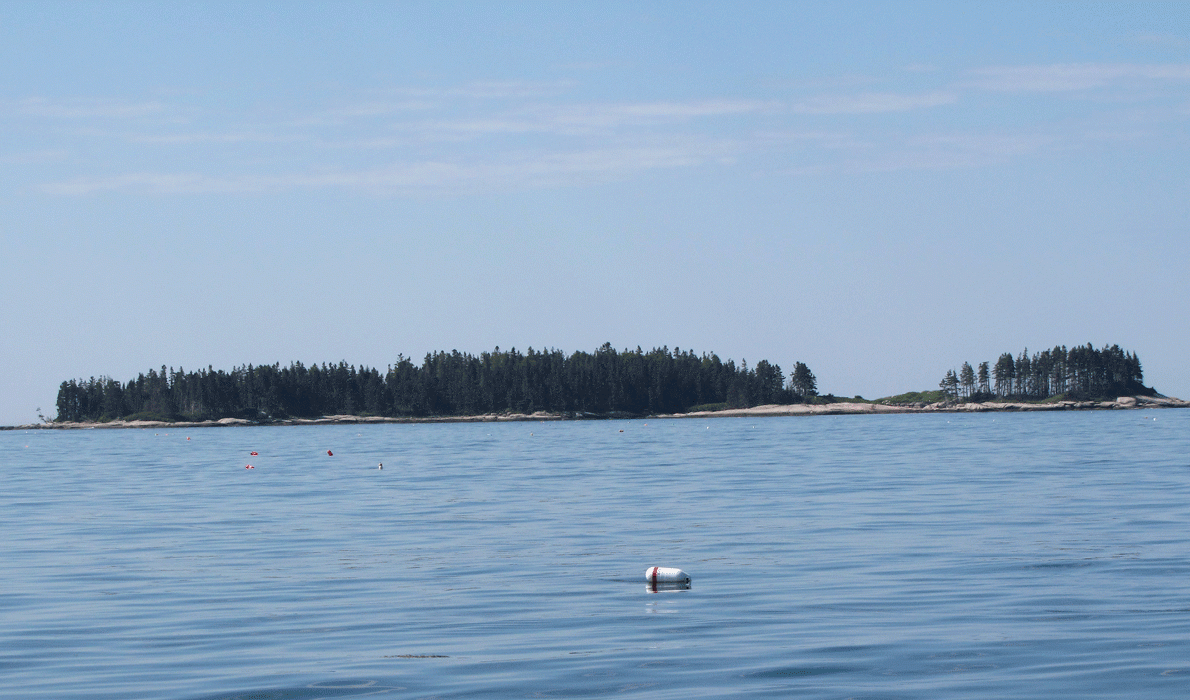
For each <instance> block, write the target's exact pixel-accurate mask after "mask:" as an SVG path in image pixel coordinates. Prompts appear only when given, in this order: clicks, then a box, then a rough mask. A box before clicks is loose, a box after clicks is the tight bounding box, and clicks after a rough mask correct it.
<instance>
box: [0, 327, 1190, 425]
mask: <svg viewBox="0 0 1190 700" xmlns="http://www.w3.org/2000/svg"><path fill="white" fill-rule="evenodd" d="M56 404H57V410H58V414H57V417H56V418H54V419H48V418H44V417H43V421H42V422H41V423H37V424H30V425H23V426H11V427H10V429H12V428H18V429H31V428H59V429H77V428H137V427H155V426H165V425H173V426H177V427H203V426H234V425H319V424H336V423H408V422H460V421H468V422H474V421H517V420H522V421H524V420H533V421H537V420H580V419H603V418H637V417H656V418H679V417H681V418H704V417H715V416H719V417H722V416H777V415H783V416H797V415H822V414H872V413H923V412H938V411H951V412H971V411H980V412H982V411H1053V410H1102V409H1113V410H1114V409H1129V408H1149V407H1154V408H1158V407H1159V408H1173V407H1186V406H1190V403H1187V402H1185V401H1182V400H1180V399H1176V398H1171V397H1166V396H1162V395H1161V394H1159V393H1158V392H1157V391H1156V390H1155V389H1153V388H1150V387H1146V386H1144V377H1143V372H1142V369H1141V363H1140V359H1139V358H1138V357H1137V356H1136V354H1135V353H1132V352H1127V351H1125V350H1123V349H1122V348H1120V346H1118V345H1110V346H1104V347H1102V348H1099V349H1096V348H1094V347H1093V346H1091V345H1090V344H1087V345H1081V346H1074V347H1072V348H1069V349H1068V348H1067V347H1066V346H1056V347H1054V348H1053V349H1048V350H1044V351H1042V352H1039V353H1033V354H1032V355H1030V354H1029V353H1028V351H1027V350H1026V351H1022V352H1021V353H1020V354H1018V355H1016V356H1015V357H1014V356H1013V355H1012V354H1011V353H1004V354H1002V355H1001V356H1000V357H999V359H998V360H997V362H996V363H995V365H994V366H993V365H992V364H991V363H990V362H981V363H978V365H977V366H972V365H971V364H970V363H969V362H964V363H963V365H962V367H961V369H959V370H958V371H955V370H953V369H952V370H948V371H947V372H946V373H945V376H944V377H943V379H942V381H941V382H940V383H939V388H938V389H937V390H931V391H920V392H910V393H906V394H900V395H897V396H891V397H886V398H882V399H876V400H867V399H864V398H862V397H859V396H856V397H854V398H840V397H836V396H834V395H832V394H825V395H820V394H819V393H818V384H817V378H816V377H815V375H814V373H813V372H812V371H811V370H810V368H809V367H807V366H806V365H805V364H804V363H802V362H800V361H799V362H795V363H794V367H793V370H792V371H791V372H790V373H789V375H788V376H786V375H785V373H784V372H783V371H782V369H781V367H780V366H779V365H777V364H774V363H770V362H768V361H767V360H760V361H759V362H756V363H755V365H753V366H751V367H749V365H748V362H747V361H746V360H744V361H742V362H741V363H740V364H738V365H737V364H736V363H735V361H734V360H730V359H729V360H727V361H723V360H721V359H720V358H719V357H718V355H716V354H715V353H701V354H698V353H695V352H693V351H691V350H685V351H683V350H681V349H678V348H675V349H673V350H672V351H671V350H670V349H669V348H668V347H662V348H654V349H652V350H650V351H647V352H646V351H643V350H642V349H641V348H640V347H637V348H636V349H635V350H623V351H619V350H616V349H614V348H613V347H612V346H611V344H610V343H605V344H604V345H603V346H602V347H600V348H599V349H597V350H595V351H594V352H583V351H577V352H574V353H572V354H570V355H566V354H564V353H563V352H562V351H560V350H554V349H550V350H542V351H537V350H534V349H532V348H529V349H528V350H527V351H526V352H523V353H522V352H518V351H517V350H516V349H515V348H513V349H509V350H504V351H502V350H500V348H498V347H497V348H496V349H495V350H494V351H493V352H484V353H480V354H479V355H471V354H468V353H460V352H459V351H457V350H455V351H452V352H450V353H447V352H441V351H440V352H434V353H428V354H427V355H426V356H425V358H424V359H423V361H422V363H421V365H420V366H419V365H415V364H414V363H413V362H412V361H411V360H410V359H409V358H406V357H405V356H404V355H398V358H397V361H396V362H395V363H394V364H392V365H390V366H388V367H387V368H386V370H385V371H384V372H383V373H382V372H381V371H380V370H378V369H376V368H372V367H366V366H360V367H358V368H357V367H356V366H354V365H348V364H347V363H346V362H345V361H343V362H339V363H338V364H326V363H324V364H321V365H318V364H312V365H310V366H308V367H307V366H306V365H303V364H302V363H300V362H294V363H291V364H290V365H289V366H286V367H282V366H281V365H280V364H274V365H261V366H253V365H245V366H242V367H236V368H233V369H232V370H231V371H224V370H216V369H214V368H213V367H208V368H206V369H200V370H197V371H186V370H184V369H182V368H177V369H173V368H167V367H164V366H163V367H161V369H160V371H157V370H149V372H148V373H147V374H140V375H139V376H137V377H136V378H135V379H132V380H129V381H127V382H120V381H118V380H115V379H112V378H110V377H105V376H101V377H98V378H96V377H92V378H90V379H87V380H75V379H71V380H67V381H64V382H62V384H61V386H60V388H59V391H58V397H57V402H56Z"/></svg>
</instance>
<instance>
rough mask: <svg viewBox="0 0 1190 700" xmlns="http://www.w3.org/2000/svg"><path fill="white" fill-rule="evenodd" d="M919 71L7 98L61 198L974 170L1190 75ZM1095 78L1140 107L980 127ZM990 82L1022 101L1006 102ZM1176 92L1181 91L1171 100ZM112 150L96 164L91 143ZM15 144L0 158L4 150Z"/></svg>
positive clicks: (1104, 142)
mask: <svg viewBox="0 0 1190 700" xmlns="http://www.w3.org/2000/svg"><path fill="white" fill-rule="evenodd" d="M918 68H920V70H917V69H918ZM928 68H930V70H925V67H911V68H909V69H905V71H902V72H900V73H898V75H899V76H904V75H905V74H906V71H908V72H915V75H914V76H913V77H912V80H913V81H914V82H915V83H918V84H920V83H921V82H922V81H923V80H924V81H928V82H934V83H936V85H935V87H933V88H932V89H931V88H930V87H929V86H928V85H927V87H925V88H923V89H920V90H917V91H910V90H885V91H877V90H868V91H857V92H843V91H842V90H844V87H845V86H848V85H851V84H850V83H848V82H847V81H844V82H843V83H842V84H841V85H840V84H837V85H835V86H834V87H833V88H832V89H825V88H824V87H817V88H808V87H805V86H801V87H798V88H796V89H795V88H789V87H786V88H782V89H780V90H777V89H772V90H771V92H772V93H773V94H772V96H769V95H761V96H759V97H758V96H755V95H752V96H743V97H740V96H735V97H708V98H704V99H686V100H681V99H652V100H650V99H642V100H637V101H619V102H615V101H611V102H589V101H576V100H575V99H574V94H573V93H574V92H575V90H574V89H573V86H572V85H571V84H569V83H566V82H563V81H558V82H544V83H537V82H519V81H506V82H489V83H472V84H467V85H462V86H444V87H439V88H434V87H429V88H420V87H415V88H409V89H391V90H387V91H384V92H383V93H381V92H380V91H377V92H375V93H372V94H369V95H367V96H366V98H360V99H351V98H350V97H349V98H348V99H344V100H342V101H341V102H340V104H337V105H336V104H332V105H327V106H325V107H323V108H321V109H318V108H314V109H308V110H305V111H301V110H291V111H288V112H287V111H285V110H283V109H278V110H277V111H276V112H275V113H272V114H270V113H269V112H267V111H265V110H259V109H258V110H256V111H254V112H249V111H247V110H238V111H237V110H234V109H232V108H230V107H224V108H223V111H222V112H220V111H218V110H217V108H216V109H212V108H208V109H207V110H206V111H205V112H204V113H202V114H197V113H192V112H188V111H187V110H185V109H183V108H182V107H181V106H179V105H173V104H171V103H167V102H159V101H151V100H146V101H139V102H138V101H135V100H133V101H118V100H109V101H105V100H49V99H45V98H30V99H28V100H23V101H19V102H15V103H9V117H10V118H16V119H17V120H18V121H19V119H21V118H22V117H23V118H26V119H28V120H30V123H34V121H36V124H37V128H38V129H42V130H48V131H43V132H42V133H53V134H55V135H56V137H57V138H58V139H59V140H60V141H61V143H60V144H58V143H53V144H48V145H47V147H45V148H42V149H36V148H33V147H30V148H27V149H26V150H25V151H21V153H33V152H45V153H48V152H54V153H63V152H67V151H69V152H70V153H72V154H74V155H73V156H72V157H71V158H69V159H66V158H62V159H61V161H60V162H61V166H57V165H53V166H50V167H51V169H57V170H59V171H61V172H60V176H59V177H56V178H52V181H49V182H47V181H45V180H43V181H42V182H41V183H40V184H38V183H28V184H27V185H26V187H28V188H31V189H34V190H38V191H41V192H46V193H52V194H56V195H61V196H78V195H86V194H95V193H100V192H129V193H151V194H187V193H189V194H195V193H231V192H235V193H252V192H277V191H287V190H295V189H317V188H343V189H355V190H361V191H367V192H372V193H376V194H380V195H394V194H395V195H414V194H427V193H428V194H432V195H435V196H437V195H450V194H452V193H453V194H465V193H469V192H481V191H488V192H496V191H506V190H509V189H524V188H548V187H556V186H571V185H575V186H581V185H582V184H584V183H594V182H600V181H605V180H610V179H615V178H630V177H632V176H634V175H635V174H636V173H640V172H644V171H649V170H658V169H669V170H675V171H678V170H684V169H685V170H688V169H692V168H700V167H748V168H752V169H753V170H754V171H755V172H756V173H763V172H764V171H765V170H766V168H776V169H777V170H776V171H778V172H783V173H787V172H809V171H811V170H812V171H814V172H822V171H831V170H833V171H847V172H872V171H889V170H897V169H906V170H913V169H923V168H931V169H940V168H971V167H983V166H986V165H992V164H997V163H1003V162H1007V161H1009V160H1013V159H1021V158H1029V157H1034V156H1035V155H1036V154H1038V153H1041V152H1044V151H1047V150H1053V151H1061V150H1065V151H1073V150H1077V149H1080V148H1110V147H1120V148H1127V147H1130V144H1134V143H1135V144H1143V143H1147V142H1149V141H1151V140H1152V139H1154V138H1157V134H1168V133H1169V132H1170V130H1171V129H1176V128H1178V126H1179V125H1180V124H1182V123H1183V122H1184V120H1185V116H1186V104H1187V101H1186V99H1185V95H1184V91H1183V92H1179V91H1181V90H1183V88H1185V87H1186V86H1190V64H1161V65H1139V64H1136V65H1134V64H1053V65H1034V66H1015V67H1003V66H993V67H985V68H980V69H976V70H971V71H966V72H963V73H961V74H959V76H958V77H957V78H956V77H955V75H954V73H953V72H946V71H942V70H935V69H933V67H928ZM923 76H924V77H923ZM897 79H898V80H900V79H902V78H897ZM1137 85H1144V86H1147V87H1148V88H1149V89H1147V90H1145V91H1139V90H1136V89H1135V88H1136V86H1137ZM1154 86H1156V88H1158V89H1153V88H1154ZM1090 90H1095V91H1096V92H1095V93H1094V94H1095V100H1094V102H1095V104H1102V105H1106V104H1109V103H1112V102H1113V101H1114V102H1121V101H1124V100H1127V101H1131V102H1137V101H1138V100H1142V99H1143V100H1149V102H1146V103H1144V104H1143V105H1139V106H1137V107H1136V108H1135V109H1133V110H1131V111H1130V112H1128V113H1127V114H1124V113H1122V112H1121V111H1120V110H1119V109H1118V107H1106V108H1102V109H1100V108H1092V109H1087V110H1084V111H1083V112H1081V113H1079V114H1074V115H1071V114H1070V113H1066V114H1063V115H1062V117H1061V120H1054V121H1053V122H1052V124H1049V125H1048V126H1047V124H1046V123H1045V122H1044V121H1041V122H1038V121H1037V120H1031V122H1030V126H1029V127H1020V130H1019V132H1018V133H1012V132H1011V131H1003V132H996V133H992V132H990V131H989V129H988V127H987V124H988V119H987V117H986V115H987V114H988V113H989V111H988V110H996V109H1003V110H1020V109H1021V107H1020V102H1019V100H1020V99H1031V100H1035V101H1037V103H1038V104H1044V101H1045V100H1053V99H1055V98H1056V97H1057V98H1060V97H1061V95H1063V94H1067V93H1071V92H1075V91H1090ZM791 93H792V94H791ZM999 94H1014V95H1018V97H1014V98H1013V100H1012V101H1011V102H1009V101H1008V100H1003V99H1002V98H998V97H997V95H999ZM778 95H780V97H778ZM1169 95H1173V96H1175V97H1176V96H1179V95H1181V96H1182V98H1181V99H1180V100H1177V101H1176V103H1175V102H1173V101H1172V100H1170V99H1169V98H1168V96H1169ZM1019 96H1024V97H1019ZM1120 96H1122V97H1120ZM1117 97H1119V99H1117ZM997 100H999V101H1000V102H1004V103H1005V106H1003V107H998V106H997V104H996V103H997ZM1096 110H1098V111H1096ZM917 113H920V114H921V115H922V116H921V117H918V116H917ZM1005 113H1006V114H1011V113H1012V112H1011V111H1006V112H1005ZM1039 113H1040V114H1045V110H1040V111H1039ZM178 115H187V116H188V118H186V119H182V118H179V116H178ZM163 116H168V117H170V118H163ZM831 117H856V118H852V119H838V120H831V119H829V118H831ZM973 117H974V118H973ZM823 118H827V119H826V120H824V119H823ZM54 119H58V120H61V121H62V122H63V123H62V124H61V125H58V126H55V122H54V121H53V120H54ZM37 120H40V121H37ZM114 122H119V123H120V126H119V127H117V126H116V125H115V123H114ZM1125 122H1126V123H1125ZM964 124H965V125H966V126H965V127H964ZM1113 134H1119V135H1120V136H1118V137H1115V136H1113ZM97 144H100V145H101V146H100V147H98V148H97V147H96V145H97ZM1113 144H1118V146H1113ZM104 148H106V151H104V153H105V157H104V158H102V159H100V158H99V157H98V156H94V157H93V156H90V155H89V154H91V153H98V152H100V151H101V150H103V149H104ZM19 157H22V156H19V155H18V154H15V153H14V154H13V155H11V156H7V157H5V156H2V155H0V163H10V164H12V163H16V162H17V161H16V160H14V159H15V158H19ZM89 158H90V159H89ZM47 162H48V161H47ZM122 163H123V164H124V166H126V167H123V168H122V167H121V164H122ZM38 177H44V171H43V172H41V173H39V175H38ZM47 179H49V178H47Z"/></svg>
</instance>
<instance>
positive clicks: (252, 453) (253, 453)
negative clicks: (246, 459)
mask: <svg viewBox="0 0 1190 700" xmlns="http://www.w3.org/2000/svg"><path fill="white" fill-rule="evenodd" d="M248 454H250V455H252V456H253V457H256V456H257V454H256V453H255V452H249V453H248Z"/></svg>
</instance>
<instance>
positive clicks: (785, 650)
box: [0, 410, 1190, 700]
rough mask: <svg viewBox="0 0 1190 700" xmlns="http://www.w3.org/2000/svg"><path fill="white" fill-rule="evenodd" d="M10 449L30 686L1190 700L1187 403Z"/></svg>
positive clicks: (226, 435)
mask: <svg viewBox="0 0 1190 700" xmlns="http://www.w3.org/2000/svg"><path fill="white" fill-rule="evenodd" d="M0 450H2V452H0V454H2V455H3V457H2V458H0V697H3V698H87V699H88V700H92V699H96V698H120V699H122V700H126V699H135V698H154V699H155V698H162V699H170V700H217V699H218V700H223V699H227V700H230V699H232V698H235V699H241V700H248V699H252V700H266V699H267V700H289V699H297V698H301V699H303V700H310V699H313V698H356V697H360V698H362V697H368V698H539V697H545V698H553V697H557V698H574V697H578V698H600V697H617V698H683V699H687V698H698V697H705V698H733V697H749V698H753V697H755V698H765V697H773V698H789V697H796V698H989V699H990V698H997V699H1003V698H1046V699H1047V700H1052V699H1054V698H1080V699H1082V698H1124V697H1129V698H1134V697H1144V698H1179V699H1180V698H1185V697H1187V696H1190V411H1179V410H1165V411H1138V410H1137V411H1116V412H1085V413H1083V412H1068V413H1047V414H979V415H957V414H940V415H900V416H816V417H795V418H761V419H740V418H721V419H713V420H693V419H690V420H649V421H643V420H633V421H590V422H562V423H505V424H446V425H368V426H307V427H266V428H217V429H189V430H187V429H180V430H164V429H150V430H112V431H105V430H90V431H77V432H75V431H69V432H68V431H41V432H36V431H34V432H4V433H0ZM328 450H330V451H332V452H333V453H334V454H333V456H330V455H328V454H327V451H328ZM252 451H255V452H258V453H259V454H258V455H257V456H251V455H250V454H249V453H250V452H252ZM379 462H383V463H384V469H383V470H379V469H377V464H378V463H379ZM247 464H252V465H253V467H254V468H253V469H245V466H246V465H247ZM653 565H660V566H676V567H681V568H683V569H684V570H686V571H687V572H688V573H689V574H690V575H691V577H692V579H693V583H692V586H691V588H690V589H689V590H676V591H674V590H670V591H664V590H663V591H658V592H652V591H650V590H648V588H647V586H646V585H645V581H644V572H645V569H646V568H647V567H650V566H653Z"/></svg>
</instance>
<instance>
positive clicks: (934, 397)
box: [876, 389, 948, 405]
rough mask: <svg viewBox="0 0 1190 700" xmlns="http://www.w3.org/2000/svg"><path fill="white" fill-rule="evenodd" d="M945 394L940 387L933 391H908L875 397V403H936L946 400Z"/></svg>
mask: <svg viewBox="0 0 1190 700" xmlns="http://www.w3.org/2000/svg"><path fill="white" fill-rule="evenodd" d="M947 398H948V397H947V396H946V394H945V393H944V392H943V391H942V390H941V389H935V390H934V391H909V392H906V393H904V394H897V395H896V396H886V397H884V398H883V399H876V403H882V404H888V405H897V404H906V403H938V402H940V401H945V400H947Z"/></svg>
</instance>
